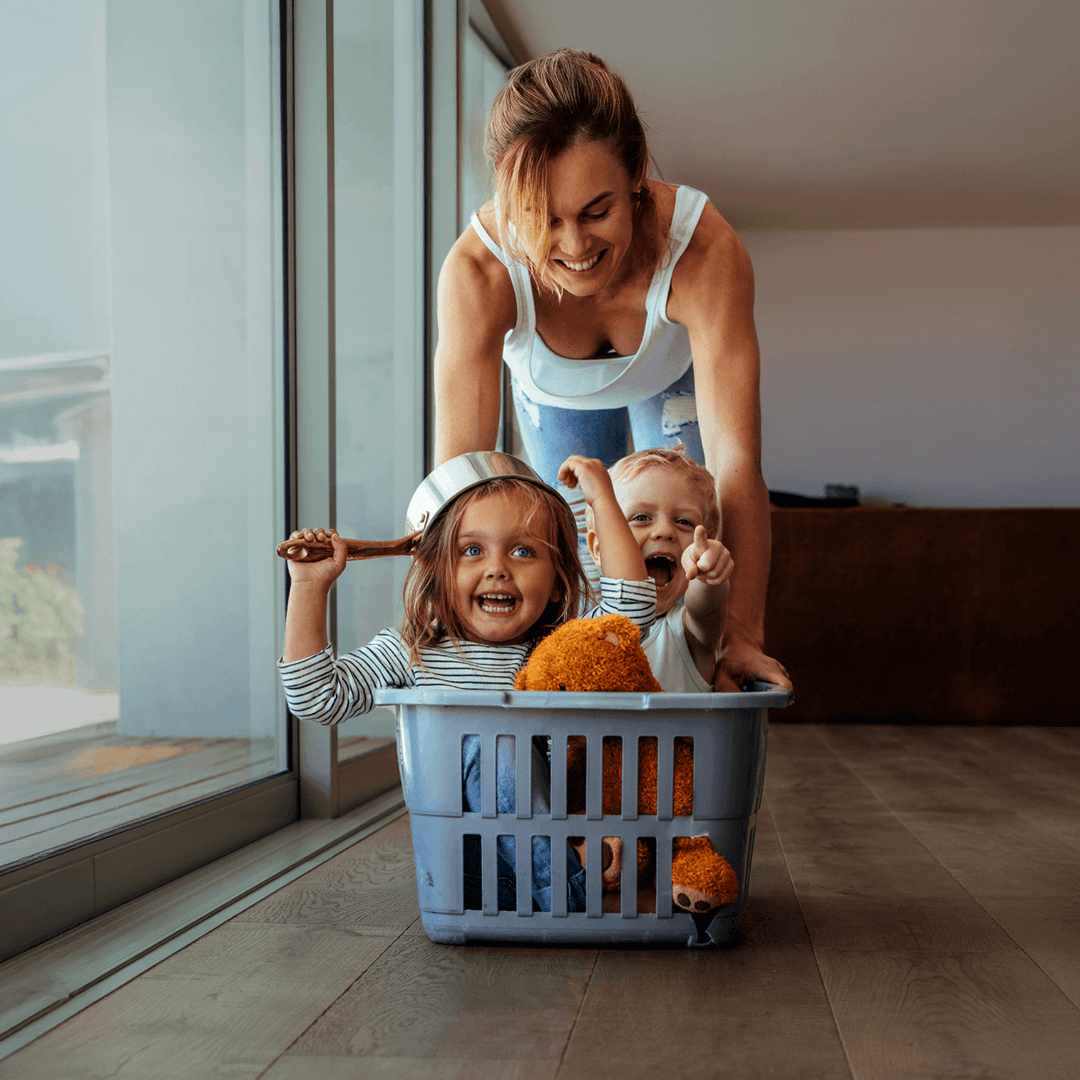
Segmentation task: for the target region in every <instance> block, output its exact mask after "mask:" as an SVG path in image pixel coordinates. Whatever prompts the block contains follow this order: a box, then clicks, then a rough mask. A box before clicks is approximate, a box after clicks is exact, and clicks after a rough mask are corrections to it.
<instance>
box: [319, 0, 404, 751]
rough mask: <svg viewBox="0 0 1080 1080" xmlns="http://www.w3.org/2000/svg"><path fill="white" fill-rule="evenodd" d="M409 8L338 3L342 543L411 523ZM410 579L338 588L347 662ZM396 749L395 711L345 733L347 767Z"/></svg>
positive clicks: (388, 567)
mask: <svg viewBox="0 0 1080 1080" xmlns="http://www.w3.org/2000/svg"><path fill="white" fill-rule="evenodd" d="M400 3H401V0H398V3H397V4H395V0H337V2H335V4H334V217H335V220H334V238H335V239H334V249H335V274H336V290H335V292H336V305H335V320H336V321H335V332H336V363H335V381H336V417H337V427H336V439H337V527H338V532H339V533H340V534H341V535H342V536H348V537H355V538H359V539H365V540H389V539H392V538H394V537H398V536H403V535H404V529H405V522H404V520H403V517H404V515H402V519H401V520H399V519H398V517H397V516H396V514H395V504H399V503H400V502H401V500H400V498H398V499H395V498H394V494H395V483H399V482H400V481H398V480H396V478H395V456H396V455H397V454H399V453H400V451H401V447H402V444H403V442H404V440H409V439H413V438H416V437H417V433H416V432H414V431H412V430H410V429H409V428H408V427H407V426H405V427H402V426H401V425H398V424H396V423H395V417H396V414H397V412H398V406H397V402H398V400H399V398H400V394H401V384H400V380H401V379H403V378H408V377H409V373H410V371H411V367H412V365H414V364H415V363H416V357H415V356H413V355H409V354H408V351H407V349H405V348H403V346H402V342H401V336H400V332H399V327H400V322H401V320H402V319H405V320H407V319H408V318H409V317H410V311H411V305H412V304H413V302H414V301H415V297H412V296H408V295H399V290H398V289H396V288H395V277H398V276H399V275H398V274H397V269H398V266H397V264H398V260H400V259H402V258H407V257H409V253H408V250H407V245H409V244H412V243H414V242H415V240H414V237H413V236H411V235H409V234H406V235H401V233H400V230H399V229H398V228H396V223H397V222H399V221H400V220H401V212H400V211H401V208H400V206H399V200H402V199H407V198H408V192H407V191H404V190H400V189H399V188H398V186H397V185H396V184H395V165H397V166H398V167H399V168H400V165H401V162H400V161H397V160H396V159H397V156H398V155H399V154H400V153H401V147H400V145H398V146H396V145H395V140H396V139H397V140H400V139H402V138H405V139H409V138H411V137H412V123H413V121H412V117H411V110H410V107H409V106H410V103H409V102H402V101H400V100H398V99H397V96H396V95H395V79H397V82H398V87H399V93H400V86H401V85H402V80H401V79H400V74H401V73H400V71H398V72H395V65H399V66H400V65H411V64H412V63H413V62H414V57H413V55H412V52H411V51H410V52H409V53H408V55H403V54H402V46H403V45H404V46H405V47H406V48H410V50H411V48H412V45H411V43H408V42H406V43H402V42H401V41H400V40H396V35H395V8H396V7H397V6H398V5H400ZM398 37H399V35H398ZM395 49H396V50H397V51H396V52H395ZM406 85H407V84H406ZM411 493H412V492H411V489H410V491H409V492H408V494H409V495H411ZM407 497H408V495H406V499H407ZM407 568H408V565H407V561H406V560H405V559H403V558H401V557H397V558H383V559H371V560H367V561H364V562H354V563H350V564H349V567H348V569H347V570H346V572H345V573H344V574H343V575H342V576H341V577H340V578H339V579H338V582H337V585H336V595H337V641H336V645H337V650H338V653H339V654H341V653H345V652H348V651H349V650H350V649H354V648H356V647H357V646H358V645H363V644H366V643H367V642H368V641H370V640H371V639H372V638H373V637H374V636H375V635H376V634H377V633H378V632H379V631H380V630H381V629H383V628H384V627H387V626H397V625H398V623H399V621H400V619H401V589H402V584H403V581H404V575H405V572H406V570H407ZM393 739H394V712H393V710H392V709H387V708H379V709H375V710H373V711H372V712H371V713H369V714H367V715H366V716H362V717H357V718H356V719H354V720H349V721H346V722H345V723H344V724H343V725H342V726H341V728H340V729H339V731H338V758H339V760H344V759H346V758H351V757H356V756H358V755H361V754H364V753H369V752H371V751H372V750H377V749H379V748H380V747H383V746H386V745H388V744H390V743H392V742H393Z"/></svg>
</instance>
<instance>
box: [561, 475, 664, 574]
mask: <svg viewBox="0 0 1080 1080" xmlns="http://www.w3.org/2000/svg"><path fill="white" fill-rule="evenodd" d="M559 481H560V483H563V484H565V485H566V486H567V487H569V488H572V487H580V488H581V494H582V495H584V496H585V501H586V502H587V503H588V504H589V507H590V508H591V509H592V513H593V522H594V525H593V528H594V529H595V531H596V535H597V537H598V538H599V540H600V542H601V544H602V546H603V552H604V577H609V578H618V579H620V580H622V581H648V580H649V573H648V571H647V570H646V569H645V560H644V559H643V558H642V557H641V548H639V547H638V542H637V540H636V538H635V537H634V534H633V533H632V532H631V531H630V526H629V525H628V524H627V521H626V517H625V516H624V514H623V512H622V508H621V507H620V506H619V500H618V499H616V498H615V488H614V487H613V486H612V483H611V477H610V476H609V475H608V471H607V469H606V468H605V467H604V463H603V462H602V461H598V460H597V459H596V458H587V457H581V456H580V455H579V454H572V455H571V456H570V457H568V458H567V459H566V460H565V461H564V462H563V463H562V467H561V468H560V469H559Z"/></svg>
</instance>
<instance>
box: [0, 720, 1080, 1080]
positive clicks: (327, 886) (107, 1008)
mask: <svg viewBox="0 0 1080 1080" xmlns="http://www.w3.org/2000/svg"><path fill="white" fill-rule="evenodd" d="M663 1075H674V1076H678V1077H682V1078H687V1080H689V1078H696V1077H714V1076H716V1077H720V1076H723V1077H730V1078H732V1080H756V1078H759V1077H761V1078H764V1077H775V1078H778V1080H833V1078H837V1080H839V1078H849V1077H858V1078H859V1080H871V1078H874V1080H877V1078H880V1080H946V1078H950V1080H951V1078H957V1077H959V1078H970V1080H1076V1078H1077V1077H1078V1076H1080V728H1049V727H1043V728H1032V727H1022V728H963V727H896V726H878V725H865V726H840V725H832V726H828V727H823V726H817V725H797V724H782V723H776V722H774V724H773V727H772V731H771V733H770V742H769V761H768V768H767V779H766V798H765V803H764V805H763V807H762V812H761V815H760V816H759V819H758V829H757V843H756V847H755V851H754V864H753V869H752V874H751V878H750V900H749V903H748V906H747V910H746V914H745V917H744V920H743V927H742V933H741V938H740V940H739V941H738V942H737V944H735V945H734V946H733V947H730V948H726V949H723V950H717V951H712V952H697V951H695V952H690V951H686V950H683V949H648V950H646V949H618V950H617V949H595V948H583V949H543V948H489V947H476V946H473V947H467V948H455V947H447V946H438V945H434V944H432V943H431V942H429V941H428V940H427V938H426V937H425V936H424V934H423V932H422V930H421V928H420V924H419V921H418V916H417V909H416V894H415V884H414V880H413V869H412V858H411V851H410V843H409V833H408V819H407V818H401V819H399V820H398V821H397V822H395V823H393V824H392V825H389V826H387V827H386V828H384V829H382V830H381V831H379V832H377V833H375V834H373V835H372V836H370V837H368V838H367V839H365V840H363V841H361V842H360V843H358V844H357V845H356V846H355V847H353V848H351V849H349V850H348V851H346V852H344V853H343V854H341V855H339V856H337V857H336V858H334V859H333V860H331V861H329V862H327V863H324V864H323V865H322V866H321V867H319V868H318V869H316V870H314V871H312V872H311V873H309V874H308V875H306V876H305V877H303V878H300V879H298V880H297V881H295V882H293V883H292V884H291V885H288V886H286V887H285V888H283V889H282V890H280V891H279V892H277V893H275V894H274V895H272V896H270V897H268V898H267V899H265V900H263V901H262V902H260V903H259V904H257V905H255V906H254V907H251V908H249V909H248V910H247V911H246V912H244V913H243V914H242V915H240V916H238V917H236V918H235V919H233V920H232V921H231V922H229V923H226V924H225V925H223V926H221V927H220V928H218V929H217V930H214V931H212V932H211V933H210V934H208V935H206V936H205V937H203V938H202V939H200V940H199V941H197V942H196V943H194V944H192V945H191V946H189V947H188V948H186V949H184V950H182V951H181V952H178V953H176V954H175V955H174V956H172V957H171V958H169V959H168V960H166V961H164V962H163V963H161V964H160V965H159V966H157V967H156V968H154V969H152V970H151V971H149V972H148V973H146V974H144V975H142V976H141V977H139V978H138V979H136V980H134V981H133V982H131V983H129V984H128V985H126V986H125V987H123V988H121V989H120V990H118V991H116V992H115V993H113V994H112V995H110V996H109V997H106V998H104V999H103V1000H101V1001H100V1002H98V1003H97V1004H95V1005H93V1006H91V1007H90V1008H88V1009H86V1010H85V1011H84V1012H82V1013H80V1014H78V1015H77V1016H75V1017H73V1018H72V1019H70V1020H68V1021H67V1022H66V1023H64V1024H63V1025H61V1026H60V1027H58V1028H57V1029H55V1030H54V1031H52V1032H51V1033H49V1034H47V1035H45V1036H43V1037H42V1038H40V1039H39V1040H37V1041H36V1042H34V1043H32V1044H30V1045H29V1046H27V1047H26V1048H24V1049H23V1050H21V1051H19V1052H18V1053H17V1054H15V1055H13V1056H11V1057H10V1058H8V1059H7V1060H5V1061H3V1062H0V1080H14V1078H16V1077H17V1078H18V1080H66V1078H72V1080H75V1078H78V1080H91V1078H99V1077H102V1078H103V1077H124V1078H141V1077H146V1078H148V1080H149V1078H151V1077H152V1078H154V1080H161V1078H166V1077H183V1078H197V1080H203V1078H210V1077H233V1078H238V1077H266V1078H267V1080H339V1078H346V1077H348V1078H350V1080H351V1078H354V1077H365V1078H366V1077H394V1078H398V1077H401V1078H405V1077H408V1078H425V1080H458V1078H460V1080H465V1078H468V1080H473V1078H478V1080H489V1078H494V1080H500V1078H506V1080H547V1078H554V1077H559V1078H560V1080H569V1078H575V1080H576V1078H590V1080H592V1078H597V1080H604V1078H611V1080H615V1078H621V1080H627V1078H637V1077H643V1078H644V1077H650V1078H651V1077H656V1076H663Z"/></svg>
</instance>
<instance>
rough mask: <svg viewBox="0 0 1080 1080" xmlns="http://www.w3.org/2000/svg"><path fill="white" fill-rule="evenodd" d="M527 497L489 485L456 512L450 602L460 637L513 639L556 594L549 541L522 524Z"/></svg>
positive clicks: (525, 632) (490, 641)
mask: <svg viewBox="0 0 1080 1080" xmlns="http://www.w3.org/2000/svg"><path fill="white" fill-rule="evenodd" d="M525 511H526V500H525V499H524V498H523V497H522V495H521V494H520V493H518V492H514V491H493V492H491V493H490V494H488V495H485V496H483V497H482V498H479V499H476V500H475V501H473V502H471V503H470V504H469V505H468V506H467V507H466V508H465V513H464V514H463V515H462V517H461V524H460V526H459V528H458V535H457V544H456V548H455V563H454V604H455V608H456V611H457V615H458V618H460V619H461V623H462V625H463V626H464V628H465V638H466V640H468V641H475V642H478V643H480V644H487V645H518V644H520V643H521V642H523V641H526V640H528V637H529V631H530V630H531V629H532V627H533V625H534V624H535V623H536V621H537V619H539V618H540V616H541V615H543V613H544V608H546V607H547V605H548V603H550V602H551V601H557V600H559V599H561V596H562V593H561V588H560V583H559V581H558V579H557V576H556V573H555V564H554V562H553V561H552V559H551V552H550V550H549V549H548V546H547V545H546V544H545V543H543V542H542V538H541V536H540V535H538V534H537V532H536V529H537V528H541V527H542V522H540V521H537V523H536V524H535V525H534V526H532V527H531V528H530V527H527V526H525V525H523V524H522V522H523V520H524V518H525Z"/></svg>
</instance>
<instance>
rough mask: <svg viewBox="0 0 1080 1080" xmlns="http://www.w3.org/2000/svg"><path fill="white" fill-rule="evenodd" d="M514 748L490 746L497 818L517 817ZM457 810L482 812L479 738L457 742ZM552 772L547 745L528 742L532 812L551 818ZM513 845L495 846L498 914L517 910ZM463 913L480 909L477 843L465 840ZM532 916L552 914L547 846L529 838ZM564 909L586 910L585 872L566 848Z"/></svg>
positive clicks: (501, 841)
mask: <svg viewBox="0 0 1080 1080" xmlns="http://www.w3.org/2000/svg"><path fill="white" fill-rule="evenodd" d="M513 746H514V743H513V741H512V740H511V738H510V737H509V736H506V735H499V736H498V737H497V738H496V740H495V809H496V812H498V813H500V814H514V813H516V812H517V793H516V790H515V789H516V787H517V779H516V763H515V760H514V757H515V755H514V751H513ZM461 765H462V784H461V798H462V807H463V809H464V810H466V811H468V812H469V813H473V814H479V813H480V812H481V802H480V737H479V736H478V735H466V736H465V738H464V739H462V741H461ZM550 791H551V767H550V765H549V764H548V760H547V753H546V740H539V739H533V740H532V811H533V814H534V815H535V814H541V815H543V814H546V815H548V816H550V815H551V796H550ZM516 844H517V840H516V838H515V837H513V836H500V837H499V838H498V840H496V842H495V861H496V876H497V879H498V888H499V892H498V896H499V910H500V911H516V910H517V858H516V854H517V852H516ZM464 878H465V907H466V909H468V910H473V911H478V910H480V909H481V908H482V907H483V902H482V901H483V876H482V856H481V841H480V837H479V836H476V835H466V836H465V845H464ZM532 898H533V911H550V910H551V841H550V840H549V839H548V838H547V837H546V836H534V837H533V841H532ZM566 906H567V910H568V911H584V910H585V868H584V867H583V866H582V865H581V862H580V861H579V860H578V857H577V854H576V853H575V851H574V849H573V848H572V847H570V845H569V844H567V845H566Z"/></svg>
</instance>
